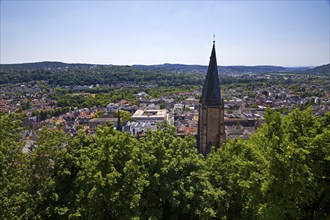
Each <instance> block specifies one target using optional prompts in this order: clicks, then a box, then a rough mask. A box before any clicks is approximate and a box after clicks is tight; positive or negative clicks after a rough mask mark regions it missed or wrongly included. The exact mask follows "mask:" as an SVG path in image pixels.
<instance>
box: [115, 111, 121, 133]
mask: <svg viewBox="0 0 330 220" xmlns="http://www.w3.org/2000/svg"><path fill="white" fill-rule="evenodd" d="M116 129H117V130H118V131H121V124H120V110H119V108H118V114H117V127H116Z"/></svg>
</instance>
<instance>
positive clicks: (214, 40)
mask: <svg viewBox="0 0 330 220" xmlns="http://www.w3.org/2000/svg"><path fill="white" fill-rule="evenodd" d="M213 44H215V33H213Z"/></svg>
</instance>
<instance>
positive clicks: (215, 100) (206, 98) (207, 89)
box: [201, 41, 221, 105]
mask: <svg viewBox="0 0 330 220" xmlns="http://www.w3.org/2000/svg"><path fill="white" fill-rule="evenodd" d="M201 103H202V104H205V105H220V104H221V95H220V87H219V77H218V66H217V57H216V55H215V43H214V41H213V48H212V53H211V57H210V63H209V67H208V70H207V75H206V78H205V82H204V86H203V90H202V97H201Z"/></svg>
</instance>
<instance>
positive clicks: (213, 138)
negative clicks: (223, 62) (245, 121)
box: [198, 41, 226, 155]
mask: <svg viewBox="0 0 330 220" xmlns="http://www.w3.org/2000/svg"><path fill="white" fill-rule="evenodd" d="M225 140H226V133H225V123H224V104H223V100H222V99H221V93H220V85H219V77H218V66H217V58H216V55H215V41H213V48H212V53H211V57H210V63H209V67H208V70H207V75H206V78H205V82H204V86H203V90H202V96H201V99H200V104H199V121H198V152H199V153H202V154H203V155H207V154H208V153H209V152H210V150H211V147H212V146H215V147H216V148H219V147H220V146H221V145H222V144H223V143H224V142H225Z"/></svg>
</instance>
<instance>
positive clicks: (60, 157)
mask: <svg viewBox="0 0 330 220" xmlns="http://www.w3.org/2000/svg"><path fill="white" fill-rule="evenodd" d="M0 126H1V131H0V139H1V143H0V218H1V219H21V218H36V219H47V218H51V219H68V218H71V219H75V218H79V219H148V218H150V219H182V218H185V219H211V218H215V219H313V218H314V219H327V218H328V217H329V199H330V195H329V192H330V191H329V167H330V166H329V165H330V164H329V161H330V154H329V151H330V113H327V114H326V115H325V116H324V117H316V116H314V115H313V114H312V113H311V111H310V110H305V111H300V110H294V111H293V112H291V113H290V114H288V115H287V116H285V117H283V116H281V115H280V114H279V113H277V112H275V111H272V110H269V111H268V112H267V114H266V122H265V123H264V124H263V125H262V126H261V127H260V128H259V129H258V130H257V132H256V133H255V134H254V135H252V136H251V138H250V139H248V140H242V139H235V140H232V141H229V142H227V143H226V144H225V145H224V146H223V147H221V148H220V149H213V150H212V151H211V153H210V154H209V155H208V156H207V157H206V158H204V157H203V156H202V155H200V154H198V153H197V150H196V141H195V139H194V137H189V136H188V137H185V138H181V137H178V136H176V134H175V132H174V128H172V127H170V126H164V125H162V126H160V127H159V128H160V130H158V131H156V132H148V133H147V135H146V136H145V137H143V138H140V139H139V140H137V139H136V138H134V137H130V135H129V133H122V132H119V131H117V130H115V129H114V128H113V126H111V125H109V126H107V127H100V128H98V129H97V131H96V133H95V134H94V135H86V134H85V133H83V132H81V133H79V134H78V135H76V136H68V135H66V134H64V133H62V132H60V131H56V130H50V129H47V128H43V129H41V130H40V131H38V133H37V137H38V138H37V140H36V141H35V142H34V143H33V147H32V151H31V152H29V153H26V152H25V151H23V148H24V147H26V146H25V145H26V143H27V142H26V140H25V141H22V137H21V134H22V132H23V131H24V129H23V128H22V127H21V125H20V123H19V120H18V118H17V117H16V116H15V115H13V114H7V115H1V116H0Z"/></svg>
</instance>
